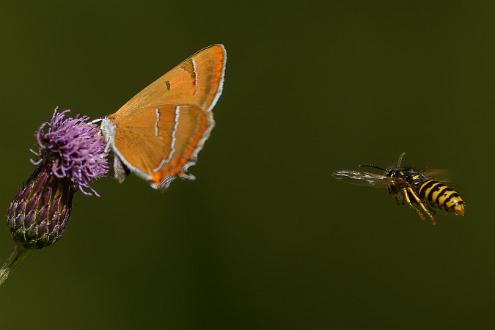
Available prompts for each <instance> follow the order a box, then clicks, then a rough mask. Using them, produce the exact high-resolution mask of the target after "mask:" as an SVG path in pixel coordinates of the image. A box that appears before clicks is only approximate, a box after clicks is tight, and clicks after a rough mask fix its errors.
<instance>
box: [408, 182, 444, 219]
mask: <svg viewBox="0 0 495 330" xmlns="http://www.w3.org/2000/svg"><path fill="white" fill-rule="evenodd" d="M405 189H407V191H409V192H410V193H411V195H412V196H413V198H414V200H415V201H416V203H418V204H419V206H421V208H422V209H423V211H424V212H425V213H426V214H427V215H428V217H429V218H430V221H431V223H432V224H433V225H436V224H437V223H436V222H435V217H434V216H433V215H432V214H431V212H430V211H429V210H428V208H427V207H426V206H425V204H423V202H422V201H421V199H419V197H418V195H416V193H415V192H414V190H412V188H411V187H408V188H405Z"/></svg>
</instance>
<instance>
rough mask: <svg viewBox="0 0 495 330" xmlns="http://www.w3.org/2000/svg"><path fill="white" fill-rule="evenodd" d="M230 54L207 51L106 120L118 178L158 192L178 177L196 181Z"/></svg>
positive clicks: (215, 49) (103, 128)
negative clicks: (145, 183)
mask: <svg viewBox="0 0 495 330" xmlns="http://www.w3.org/2000/svg"><path fill="white" fill-rule="evenodd" d="M226 60H227V53H226V51H225V47H224V46H223V45H221V44H215V45H211V46H209V47H206V48H204V49H202V50H200V51H198V52H197V53H195V54H194V55H192V56H190V57H189V58H187V59H186V60H184V61H183V62H182V63H180V64H179V65H177V66H176V67H175V68H173V69H172V70H170V71H168V72H167V73H165V74H164V75H163V76H161V77H160V78H158V79H157V80H156V81H154V82H153V83H151V84H150V85H148V86H147V87H146V88H145V89H143V90H142V91H141V92H139V93H138V94H137V95H135V96H134V97H133V98H131V99H130V100H129V101H128V102H127V103H125V104H124V105H123V106H122V107H121V108H120V109H119V110H118V111H117V112H115V113H113V114H111V115H109V116H107V117H106V118H104V119H102V122H101V131H102V134H103V135H104V137H105V139H106V141H107V146H108V148H111V149H112V151H113V153H114V164H113V165H114V175H115V178H116V179H117V180H118V181H119V182H123V181H124V180H125V178H126V177H127V175H129V173H130V172H132V173H135V174H136V175H138V176H139V177H141V178H143V179H145V180H147V181H148V182H149V183H150V185H151V187H153V188H155V189H165V188H168V186H169V185H170V183H171V182H172V181H173V180H174V179H175V178H177V177H180V178H185V179H190V180H194V179H195V177H194V176H193V175H192V174H189V173H188V172H187V171H188V168H189V167H191V166H193V165H195V164H196V161H197V157H198V153H199V151H200V150H201V149H202V148H203V145H204V144H205V142H206V140H207V139H208V137H209V135H210V133H211V131H212V129H213V127H214V125H215V121H214V120H213V112H212V110H213V107H214V106H215V104H216V103H217V101H218V99H219V98H220V95H221V94H222V88H223V81H224V77H225V64H226Z"/></svg>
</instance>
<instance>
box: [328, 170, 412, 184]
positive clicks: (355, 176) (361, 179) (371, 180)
mask: <svg viewBox="0 0 495 330" xmlns="http://www.w3.org/2000/svg"><path fill="white" fill-rule="evenodd" d="M333 177H334V178H335V179H337V180H340V181H344V182H347V183H351V184H355V185H360V186H370V187H376V188H384V187H387V186H388V185H391V184H400V183H403V180H402V179H401V178H391V177H388V176H386V175H382V174H376V173H370V172H362V171H352V170H342V171H337V172H334V173H333Z"/></svg>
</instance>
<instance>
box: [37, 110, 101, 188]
mask: <svg viewBox="0 0 495 330" xmlns="http://www.w3.org/2000/svg"><path fill="white" fill-rule="evenodd" d="M69 111H70V110H65V111H62V112H58V108H56V109H55V111H54V113H53V116H52V119H51V120H50V121H49V122H46V123H44V124H42V125H41V127H40V128H39V129H38V131H37V133H36V138H37V140H38V144H39V151H38V153H37V155H39V156H40V157H41V158H40V159H39V160H37V161H36V162H33V163H34V164H35V165H40V164H42V163H45V164H46V165H47V166H48V167H49V168H50V171H51V174H52V175H54V176H55V177H57V178H59V179H64V178H65V179H68V180H69V181H70V182H72V183H73V184H74V185H75V186H76V187H78V188H79V189H80V190H81V191H82V192H83V193H84V194H86V195H92V194H95V195H98V194H97V193H96V191H95V190H94V189H93V188H91V187H90V185H89V184H90V182H91V181H93V180H95V179H98V178H101V177H103V176H105V175H106V174H107V172H108V169H109V166H108V161H107V152H106V150H105V145H106V144H105V139H104V137H103V136H102V135H101V133H100V128H99V126H98V125H96V124H94V123H92V122H90V121H89V117H86V116H81V115H77V116H76V117H75V118H66V117H65V114H66V113H67V112H69ZM88 190H89V191H88Z"/></svg>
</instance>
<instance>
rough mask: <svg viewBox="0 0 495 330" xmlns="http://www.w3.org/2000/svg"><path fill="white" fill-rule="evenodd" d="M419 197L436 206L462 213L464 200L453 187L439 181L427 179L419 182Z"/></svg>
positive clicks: (458, 213)
mask: <svg viewBox="0 0 495 330" xmlns="http://www.w3.org/2000/svg"><path fill="white" fill-rule="evenodd" d="M418 194H419V198H420V199H421V200H423V201H428V203H429V204H430V205H431V206H433V207H437V208H444V209H445V210H447V211H452V212H454V213H455V214H457V215H464V201H463V200H462V198H461V196H460V195H459V194H458V193H457V191H455V190H454V189H452V188H450V187H449V186H447V185H445V184H443V183H441V182H440V181H437V180H433V179H427V180H425V181H424V182H422V183H421V184H419V189H418Z"/></svg>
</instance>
